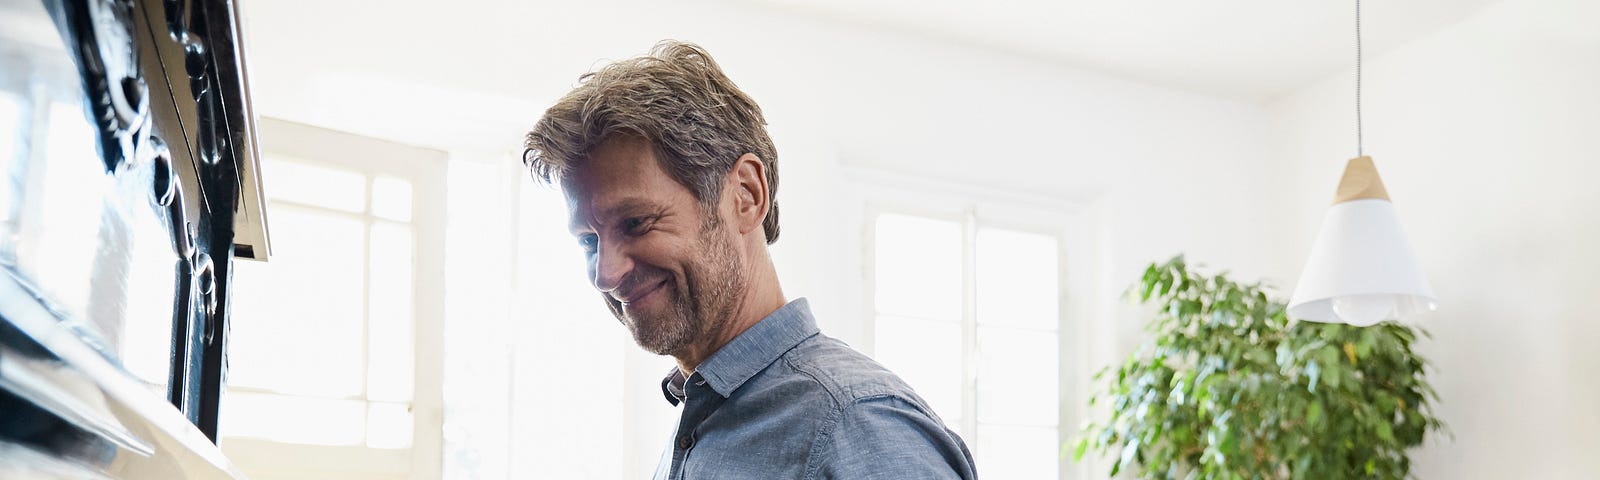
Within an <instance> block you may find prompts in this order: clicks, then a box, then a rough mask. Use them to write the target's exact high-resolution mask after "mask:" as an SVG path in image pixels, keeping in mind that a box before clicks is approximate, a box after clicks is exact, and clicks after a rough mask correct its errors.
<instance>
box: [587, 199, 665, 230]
mask: <svg viewBox="0 0 1600 480" xmlns="http://www.w3.org/2000/svg"><path fill="white" fill-rule="evenodd" d="M658 209H659V205H657V204H656V203H655V202H652V201H649V200H646V199H644V198H641V197H628V198H624V199H622V200H621V201H618V202H617V203H616V204H615V205H611V206H610V207H606V209H605V210H603V211H601V213H600V215H599V216H598V218H616V217H621V216H626V215H632V214H636V213H639V212H645V211H655V210H658ZM582 218H583V216H582V215H573V216H572V219H571V221H570V222H569V223H568V224H567V229H568V230H570V231H572V232H573V233H574V234H576V233H577V232H580V231H583V230H584V229H585V226H584V225H583V224H584V223H585V220H582Z"/></svg>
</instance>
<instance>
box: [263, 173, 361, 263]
mask: <svg viewBox="0 0 1600 480" xmlns="http://www.w3.org/2000/svg"><path fill="white" fill-rule="evenodd" d="M261 170H262V173H263V175H262V178H263V180H264V181H263V182H262V183H263V184H265V185H266V189H265V190H266V193H267V196H268V197H269V198H271V199H273V200H288V201H291V202H295V203H299V204H302V205H316V206H319V207H323V208H331V209H334V210H343V211H346V212H351V213H362V212H365V211H366V210H367V177H366V175H363V174H361V173H360V172H354V171H350V170H344V169H339V168H332V167H325V166H322V165H313V164H310V163H308V162H305V161H303V160H298V159H294V158H291V157H285V156H281V155H269V156H267V157H266V161H265V162H262V164H261ZM274 213H276V212H274ZM272 229H273V233H275V234H276V233H277V232H278V231H279V230H278V219H277V218H276V215H274V218H273V219H272ZM278 237H280V235H273V236H272V239H273V240H274V241H276V240H277V239H278ZM274 243H276V242H274ZM273 246H274V247H276V246H277V245H273Z"/></svg>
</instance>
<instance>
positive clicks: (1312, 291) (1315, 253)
mask: <svg viewBox="0 0 1600 480" xmlns="http://www.w3.org/2000/svg"><path fill="white" fill-rule="evenodd" d="M1357 170H1364V171H1357ZM1352 172H1355V173H1356V175H1352ZM1367 175H1370V177H1366V176H1367ZM1352 178H1355V179H1356V180H1359V181H1362V182H1367V185H1368V186H1367V187H1361V186H1359V185H1357V186H1356V187H1353V188H1347V185H1346V184H1349V183H1351V182H1352ZM1373 186H1375V190H1374V188H1373ZM1363 191H1364V192H1366V193H1365V194H1353V193H1354V192H1363ZM1338 200H1342V201H1338ZM1338 200H1336V201H1337V203H1335V204H1334V205H1333V206H1331V207H1328V212H1327V214H1326V216H1325V217H1323V220H1322V230H1321V231H1320V232H1319V233H1318V234H1317V240H1316V242H1315V243H1313V244H1312V246H1311V257H1310V259H1309V260H1307V261H1306V266H1305V270H1304V271H1302V272H1301V274H1300V283H1299V284H1298V285H1297V286H1296V287H1295V291H1294V295H1293V296H1292V297H1291V298H1290V299H1289V316H1290V317H1293V318H1298V319H1301V320H1310V321H1316V322H1338V323H1349V324H1352V325H1358V326H1367V325H1372V324H1375V323H1378V322H1379V321H1382V320H1388V319H1397V318H1403V317H1406V316H1409V315H1411V314H1415V313H1418V312H1423V311H1429V310H1433V309H1434V308H1436V307H1437V305H1438V303H1437V298H1436V297H1434V295H1433V289H1432V288H1431V287H1429V286H1428V279H1427V278H1426V277H1424V276H1423V275H1422V269H1421V268H1419V267H1418V266H1417V260H1416V256H1415V255H1414V254H1413V253H1412V251H1411V244H1410V242H1408V241H1407V240H1406V235H1405V232H1404V231H1402V230H1401V229H1400V218H1399V216H1398V215H1396V214H1395V209H1394V204H1393V203H1391V202H1390V201H1389V199H1388V195H1387V192H1386V191H1384V190H1383V186H1382V183H1381V182H1380V181H1379V180H1378V179H1377V171H1376V170H1375V169H1373V167H1372V160H1371V159H1370V158H1368V157H1361V158H1357V159H1354V160H1351V162H1350V167H1347V170H1346V172H1345V179H1344V181H1343V182H1341V185H1340V194H1339V198H1338Z"/></svg>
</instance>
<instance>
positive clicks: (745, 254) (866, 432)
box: [523, 41, 976, 479]
mask: <svg viewBox="0 0 1600 480" xmlns="http://www.w3.org/2000/svg"><path fill="white" fill-rule="evenodd" d="M527 148H528V149H527V153H526V154H525V155H524V157H523V159H524V162H525V163H526V164H527V165H528V167H529V168H530V169H531V170H532V172H533V173H534V175H535V176H537V177H539V178H540V179H542V180H544V181H546V182H553V183H558V184H560V185H561V186H562V191H563V193H564V195H565V196H566V200H567V204H568V207H569V209H570V211H569V213H570V215H571V217H570V219H571V223H570V228H571V230H572V233H573V235H574V236H576V237H577V239H578V243H579V244H581V245H582V246H583V249H584V252H585V254H586V255H587V257H588V267H589V279H590V281H591V282H592V283H593V284H594V287H595V288H596V289H598V290H599V291H600V292H601V297H602V298H604V300H605V303H606V305H607V306H608V307H610V309H611V313H612V314H614V315H615V316H616V317H617V319H618V320H620V321H621V322H622V324H623V325H625V326H627V328H628V329H629V330H630V331H631V332H632V333H633V337H634V340H635V341H637V342H638V343H639V345H640V346H641V347H644V348H645V349H646V350H649V351H651V352H655V353H657V354H662V355H671V356H672V357H673V358H675V359H677V362H678V367H677V368H676V369H674V370H673V371H672V373H671V374H670V375H669V376H668V377H667V378H666V379H665V380H663V381H662V390H663V391H664V393H665V395H666V397H667V401H669V402H671V403H672V404H673V405H675V406H681V407H682V412H681V413H680V416H679V420H678V426H677V428H676V432H675V435H674V436H673V440H672V442H671V445H669V446H668V447H667V451H666V452H664V453H663V455H662V458H661V464H660V466H659V467H658V468H657V472H656V478H671V479H685V478H688V479H702V478H730V479H766V478H807V479H810V478H883V479H889V478H893V479H900V478H906V479H913V478H914V479H936V478H975V476H976V475H975V473H974V470H973V466H972V456H971V454H970V453H968V451H967V448H966V444H965V443H963V442H962V441H961V438H960V437H958V436H956V434H955V433H954V432H952V431H950V429H949V428H947V427H945V425H944V423H943V422H942V421H941V420H939V417H937V416H936V415H934V413H933V411H932V410H930V409H929V408H928V405H927V403H926V402H924V401H923V400H922V398H921V397H919V396H917V394H916V393H915V392H913V391H912V389H911V387H909V386H907V385H906V384H905V382H903V381H902V380H900V378H899V377H896V376H895V375H894V374H893V373H891V372H889V371H888V370H886V369H884V368H883V367H882V366H881V365H878V364H877V363H876V362H874V361H872V360H871V359H869V358H867V357H866V356H864V355H862V354H860V353H858V352H856V351H855V350H852V349H850V347H848V346H846V345H845V344H844V343H843V342H840V341H838V340H836V339H833V338H830V337H828V336H825V335H822V334H821V333H819V332H818V330H817V326H816V322H815V320H814V319H813V317H812V315H811V310H810V308H809V306H808V305H807V303H806V300H804V299H797V300H794V301H792V302H790V301H787V300H786V299H785V297H784V294H783V290H782V289H781V288H780V287H779V285H778V276H777V271H776V269H775V268H774V267H773V264H772V260H771V258H770V257H769V256H768V253H767V245H768V244H771V243H772V242H773V241H775V240H777V238H778V207H777V203H776V200H775V197H774V194H775V192H776V191H777V187H778V164H777V158H778V157H777V151H776V149H775V148H774V147H773V144H772V140H771V139H770V138H768V136H767V132H766V120H765V119H764V118H763V116H762V114H761V108H760V107H759V106H757V105H756V103H755V102H754V101H753V100H751V99H750V97H749V96H747V95H745V94H744V92H742V91H740V90H739V89H738V88H737V87H735V86H734V84H733V82H732V81H731V80H729V79H728V77H727V76H726V75H724V74H723V73H722V70H721V69H720V68H719V67H718V66H717V64H716V62H714V61H713V60H712V59H711V56H710V55H709V54H707V53H706V51H705V50H703V49H701V48H700V47H698V46H696V45H693V44H688V43H682V42H675V41H666V42H662V43H660V44H658V45H657V46H656V48H655V49H654V50H653V51H652V52H651V53H650V55H649V56H646V57H640V58H634V59H630V60H624V61H621V62H617V63H614V64H611V65H609V66H607V67H605V68H603V69H601V70H599V71H597V72H593V73H589V74H587V75H584V76H583V77H582V78H581V80H580V83H579V85H578V87H577V88H575V89H573V91H572V92H570V93H568V94H567V95H566V96H565V97H563V98H562V99H561V100H560V101H559V102H557V103H556V105H555V106H553V107H550V109H549V110H547V111H546V112H545V115H544V117H543V118H542V119H540V120H539V122H538V124H537V125H536V126H535V127H534V129H533V131H532V132H529V133H528V137H527ZM951 374H952V375H954V374H956V372H951Z"/></svg>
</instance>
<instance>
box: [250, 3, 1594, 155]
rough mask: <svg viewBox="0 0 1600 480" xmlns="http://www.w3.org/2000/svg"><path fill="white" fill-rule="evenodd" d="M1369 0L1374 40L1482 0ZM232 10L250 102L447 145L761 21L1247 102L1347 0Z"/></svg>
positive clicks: (1346, 13)
mask: <svg viewBox="0 0 1600 480" xmlns="http://www.w3.org/2000/svg"><path fill="white" fill-rule="evenodd" d="M1574 1H1577V0H1574ZM1369 3H1370V5H1368V6H1367V7H1366V11H1364V29H1365V30H1366V35H1365V44H1366V47H1367V48H1366V52H1367V54H1368V55H1369V56H1370V55H1376V54H1379V53H1382V52H1383V51H1385V50H1388V49H1392V48H1394V47H1396V46H1399V45H1403V44H1405V43H1408V42H1410V41H1412V40H1416V39H1419V38H1421V37H1424V36H1427V35H1429V34H1431V33H1433V32H1436V31H1439V30H1441V29H1443V28H1444V27H1447V26H1450V25H1453V24H1455V23H1456V22H1459V21H1461V20H1464V19H1466V18H1468V17H1471V16H1472V15H1473V14H1474V13H1477V12H1478V11H1479V10H1481V9H1483V7H1485V6H1487V5H1489V4H1492V3H1494V2H1493V1H1491V0H1405V1H1388V2H1369ZM240 9H241V10H242V21H243V23H244V25H243V27H244V28H243V31H244V33H245V35H246V44H245V47H246V48H247V52H246V55H247V57H248V60H249V62H250V68H251V72H250V75H251V78H250V81H251V82H252V90H253V91H254V92H255V93H256V95H255V100H256V106H257V107H258V108H257V111H258V112H259V113H260V114H261V115H265V116H273V117H278V118H284V119H291V120H295V121H300V122H304V123H311V124H316V125H323V126H328V127H332V128H337V129H340V130H345V131H349V132H353V133H360V134H364V135H369V136H375V137H379V138H385V139H390V140H394V141H400V142H405V143H409V144H413V145H426V146H435V147H439V148H449V149H458V147H460V146H461V145H469V146H470V145H508V144H512V143H514V142H508V141H507V138H508V137H511V138H516V137H517V136H520V132H522V131H525V130H524V129H525V128H526V127H527V123H528V122H529V119H530V118H534V117H536V116H537V112H539V111H540V110H542V108H541V107H540V106H541V105H548V104H549V103H550V102H551V101H553V100H554V98H553V97H552V95H555V94H556V93H559V92H563V91H565V90H566V89H568V88H570V87H571V85H572V83H573V81H574V80H575V77H576V75H575V74H574V73H573V72H582V71H587V70H589V69H591V68H593V67H594V66H596V65H598V64H599V62H601V61H602V60H605V59H606V58H607V57H609V58H613V59H614V58H617V57H616V55H634V54H638V53H639V52H640V51H641V50H642V49H643V47H642V46H644V45H650V44H652V43H654V42H655V41H656V40H659V39H662V38H685V39H710V38H716V39H720V40H701V41H707V42H718V41H720V42H722V43H719V45H724V46H727V45H729V44H728V42H739V41H741V39H746V38H750V37H752V36H759V37H761V38H760V39H759V40H760V41H759V42H757V41H748V42H744V43H747V45H745V47H746V48H743V49H740V48H731V49H721V50H718V51H719V52H724V54H725V55H729V59H730V60H732V59H741V58H742V59H743V60H744V61H747V62H748V61H760V60H761V59H760V55H762V54H763V53H762V52H764V51H767V50H766V49H769V48H774V47H780V48H785V49H788V50H790V51H791V52H793V51H804V54H805V55H820V56H825V55H827V51H828V50H827V49H828V48H839V47H840V46H841V45H843V46H844V47H845V48H848V47H849V46H850V44H849V43H848V42H852V41H855V40H854V39H862V38H868V39H870V38H879V37H884V38H893V39H895V40H894V41H893V42H888V43H892V44H895V45H905V44H909V43H926V44H928V45H931V46H932V47H933V48H932V49H924V50H925V51H937V50H941V49H949V50H962V51H969V52H980V53H979V54H980V55H982V54H983V53H982V52H990V53H992V54H993V55H995V56H996V57H1006V58H1009V59H1013V60H1015V61H1020V62H1037V63H1038V64H1040V65H1043V66H1048V67H1050V68H1065V69H1076V70H1080V71H1090V72H1096V73H1097V74H1100V75H1105V76H1109V77H1112V78H1120V79H1127V80H1133V81H1135V82H1139V83H1144V84H1151V85H1157V86H1163V87H1168V88H1172V89H1177V90H1183V91H1189V92H1196V93H1200V94H1204V95H1213V96H1217V97H1223V98H1228V99H1233V100H1241V101H1247V102H1265V101H1269V100H1271V99H1272V98H1275V97H1276V96H1278V95H1282V94H1284V93H1287V92H1290V91H1293V90H1295V89H1296V88H1298V87H1300V86H1303V85H1307V84H1309V83H1312V82H1315V81H1317V80H1321V79H1325V78H1327V77H1329V76H1331V75H1336V74H1339V73H1340V72H1348V71H1350V70H1351V68H1352V67H1353V64H1354V54H1355V52H1354V15H1353V13H1354V10H1353V3H1352V2H1351V1H1285V0H1209V1H1194V0H986V1H979V0H674V1H670V2H660V1H651V0H603V1H602V0H562V1H522V0H455V1H452V2H436V1H427V0H386V1H379V0H338V1H332V0H244V1H242V2H240ZM796 32H800V33H796ZM786 35H787V36H790V37H786ZM794 35H837V36H838V38H834V39H831V40H830V39H819V38H791V37H792V36H794ZM841 42H844V43H841ZM880 43H881V42H880ZM864 48H865V47H864ZM894 54H895V53H892V52H879V53H868V54H867V55H866V57H868V58H870V57H871V56H872V55H894ZM790 60H792V58H791V59H790ZM774 61H779V62H781V61H788V60H785V59H777V60H774ZM933 61H938V60H933ZM1012 63H1016V62H1012ZM797 68H798V69H803V68H804V67H797ZM833 74H835V75H845V74H847V73H844V72H834V73H833ZM746 78H750V77H748V76H747V77H746Z"/></svg>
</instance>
